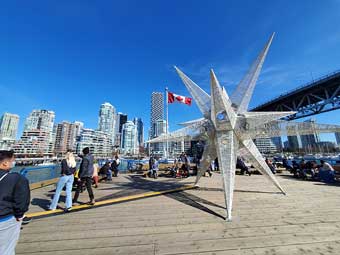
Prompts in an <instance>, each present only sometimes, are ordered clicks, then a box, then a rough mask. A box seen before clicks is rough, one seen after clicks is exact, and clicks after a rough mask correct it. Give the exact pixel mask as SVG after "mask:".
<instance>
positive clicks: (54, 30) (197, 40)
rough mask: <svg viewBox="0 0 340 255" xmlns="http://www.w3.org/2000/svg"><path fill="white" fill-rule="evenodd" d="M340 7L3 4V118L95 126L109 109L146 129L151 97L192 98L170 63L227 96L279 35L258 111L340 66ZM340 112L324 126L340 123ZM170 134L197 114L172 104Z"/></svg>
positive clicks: (333, 1) (304, 1)
mask: <svg viewBox="0 0 340 255" xmlns="http://www.w3.org/2000/svg"><path fill="white" fill-rule="evenodd" d="M339 24H340V1H339V0H325V1H311V0H301V1H287V0H284V1H283V0H282V1H281V0H277V1H269V0H268V1H251V0H249V1H215V0H210V1H198V0H192V1H183V0H172V1H104V0H103V1H85V0H79V1H74V0H67V1H64V0H58V1H53V0H49V1H46V0H35V1H5V2H3V3H2V5H1V8H0V35H1V40H0V56H1V57H0V91H1V103H0V114H1V113H2V112H5V111H8V112H11V113H17V114H19V115H20V117H21V124H20V126H21V128H22V126H23V122H24V119H25V118H26V117H27V115H28V114H29V112H30V111H31V110H32V109H34V108H36V109H40V108H43V109H50V110H54V111H55V112H56V120H57V121H62V120H69V121H74V120H80V121H83V122H84V123H85V126H86V127H89V128H96V126H97V120H98V118H97V115H98V110H99V106H100V104H101V103H103V102H105V101H108V102H111V103H112V104H113V105H114V106H115V107H116V108H117V110H118V111H121V112H125V113H128V115H129V118H133V117H135V116H138V117H142V118H143V120H144V122H145V124H146V128H148V126H149V112H150V94H151V92H152V91H163V90H164V88H165V86H168V87H169V89H170V90H171V91H173V92H175V93H177V94H183V95H187V94H188V93H187V91H186V89H185V87H184V85H183V84H182V83H181V81H180V79H179V78H178V76H177V74H176V73H175V71H174V69H173V68H172V66H173V65H177V66H179V67H180V68H181V69H182V70H183V71H184V72H185V73H187V74H188V75H189V76H190V77H191V78H192V79H193V80H194V81H196V82H197V83H198V84H199V85H200V86H202V87H203V88H204V89H206V90H207V91H209V81H208V78H209V69H210V68H213V69H214V70H215V72H216V74H217V76H218V77H219V79H220V81H221V83H222V85H224V86H225V87H226V88H227V90H228V91H229V93H230V92H231V91H232V90H233V88H234V87H235V85H236V84H237V82H238V81H239V80H240V79H241V77H242V75H243V74H244V73H245V71H246V70H247V68H248V66H249V64H250V63H251V62H252V61H253V59H254V58H255V56H256V55H257V54H258V52H259V51H260V50H261V48H262V47H263V45H264V43H265V42H266V41H267V39H268V37H269V36H270V34H271V33H272V32H274V31H275V32H276V37H275V38H274V41H273V44H272V47H271V49H270V51H269V54H268V56H267V60H266V62H265V65H264V68H263V72H262V74H261V76H260V80H259V82H258V85H257V87H256V91H255V94H254V97H253V99H252V103H251V105H252V106H256V105H258V104H260V103H262V102H265V101H266V100H269V99H271V98H273V97H275V96H277V95H279V94H281V93H283V92H285V91H288V90H291V89H293V88H295V87H297V86H299V85H302V84H304V83H306V82H309V81H311V80H312V77H313V78H314V79H315V78H317V77H319V76H321V75H322V74H326V73H328V72H332V71H335V70H338V69H340V61H339V59H340V26H339ZM339 113H340V112H339V111H335V112H331V113H327V114H322V115H319V116H318V117H317V120H318V121H320V122H324V123H335V124H340V116H339V115H340V114H339ZM169 114H170V125H171V129H175V128H177V126H176V125H175V124H176V123H179V122H182V121H186V120H189V119H192V118H196V117H200V114H199V112H198V109H197V107H196V105H194V106H192V107H187V106H185V105H171V106H170V110H169Z"/></svg>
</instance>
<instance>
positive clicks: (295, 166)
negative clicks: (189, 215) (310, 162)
mask: <svg viewBox="0 0 340 255" xmlns="http://www.w3.org/2000/svg"><path fill="white" fill-rule="evenodd" d="M299 169H300V165H299V164H298V163H297V162H296V161H295V160H293V161H292V170H291V173H292V174H293V175H294V177H298V176H299Z"/></svg>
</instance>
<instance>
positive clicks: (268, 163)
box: [266, 158, 276, 174]
mask: <svg viewBox="0 0 340 255" xmlns="http://www.w3.org/2000/svg"><path fill="white" fill-rule="evenodd" d="M266 163H267V165H268V167H269V168H270V171H272V173H273V174H276V169H275V167H274V165H273V163H272V161H271V160H270V159H268V158H266Z"/></svg>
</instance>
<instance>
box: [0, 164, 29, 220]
mask: <svg viewBox="0 0 340 255" xmlns="http://www.w3.org/2000/svg"><path fill="white" fill-rule="evenodd" d="M6 173H8V171H5V170H0V178H1V177H2V176H3V175H5V174H6ZM30 199H31V198H30V187H29V183H28V180H27V179H26V178H25V177H24V176H22V175H20V174H18V173H9V174H7V176H6V177H4V178H3V179H2V181H1V182H0V218H4V217H6V216H10V215H14V217H16V218H21V217H23V216H24V214H25V212H27V211H28V206H29V204H30Z"/></svg>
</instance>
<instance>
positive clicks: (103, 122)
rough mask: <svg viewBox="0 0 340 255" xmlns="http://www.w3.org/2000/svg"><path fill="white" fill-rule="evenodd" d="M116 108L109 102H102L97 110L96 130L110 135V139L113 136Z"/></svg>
mask: <svg viewBox="0 0 340 255" xmlns="http://www.w3.org/2000/svg"><path fill="white" fill-rule="evenodd" d="M115 116H116V109H115V108H114V107H113V106H112V105H111V104H110V103H107V102H106V103H103V104H102V105H101V106H100V110H99V119H98V130H99V131H103V132H105V133H107V134H108V135H109V136H111V140H112V141H114V138H115V121H116V118H115Z"/></svg>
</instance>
